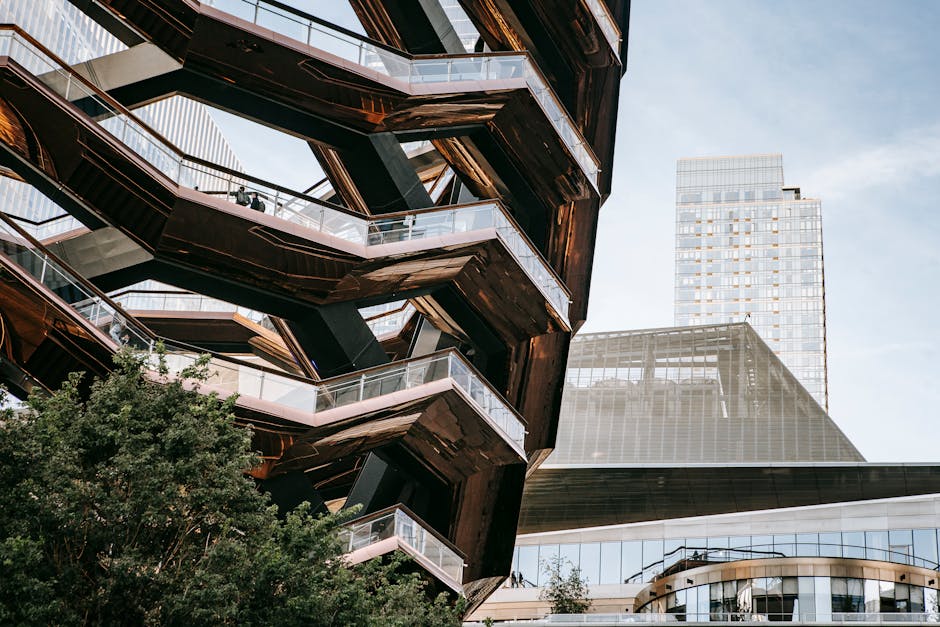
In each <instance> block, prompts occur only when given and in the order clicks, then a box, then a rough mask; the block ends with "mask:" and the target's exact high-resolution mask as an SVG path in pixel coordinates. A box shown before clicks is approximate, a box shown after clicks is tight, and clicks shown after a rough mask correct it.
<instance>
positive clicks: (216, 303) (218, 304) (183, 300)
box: [111, 289, 266, 324]
mask: <svg viewBox="0 0 940 627" xmlns="http://www.w3.org/2000/svg"><path fill="white" fill-rule="evenodd" d="M111 299H112V300H113V301H114V302H116V303H118V304H119V305H121V307H123V308H124V309H125V310H128V311H180V312H212V313H219V312H221V313H236V314H238V315H240V316H243V317H245V318H247V319H249V320H251V321H252V322H256V323H258V324H260V323H261V321H262V320H264V318H265V315H266V314H264V313H262V312H260V311H255V310H254V309H248V308H246V307H239V306H238V305H234V304H232V303H228V302H226V301H224V300H219V299H217V298H210V297H208V296H203V295H202V294H194V293H192V292H172V291H171V292H155V291H146V290H143V289H139V290H134V289H131V290H125V291H122V292H121V293H120V294H113V295H112V296H111Z"/></svg>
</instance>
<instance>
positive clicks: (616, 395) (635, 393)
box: [473, 322, 940, 625]
mask: <svg viewBox="0 0 940 627" xmlns="http://www.w3.org/2000/svg"><path fill="white" fill-rule="evenodd" d="M519 531H520V533H519V535H518V537H517V538H516V548H515V552H514V555H513V564H512V572H513V576H512V577H511V578H510V579H509V580H507V582H506V584H505V585H504V587H503V588H502V589H500V590H499V591H498V592H497V593H496V594H494V595H493V597H491V599H490V600H489V601H488V602H487V603H486V604H484V605H483V606H482V607H481V608H480V610H478V611H477V612H476V613H475V614H474V615H473V618H477V619H481V620H482V619H483V618H485V617H491V618H494V619H499V620H514V619H519V620H533V619H539V618H541V617H543V616H545V614H546V613H547V612H548V604H547V602H546V601H543V600H540V598H539V595H540V592H541V591H542V589H543V588H544V586H545V584H546V581H547V579H548V575H549V573H548V572H547V571H546V565H547V564H549V563H551V562H553V561H554V560H555V559H556V558H560V560H561V563H562V564H563V569H564V570H565V571H566V572H568V573H570V572H571V571H572V570H573V569H575V568H576V569H578V571H579V573H580V576H581V577H582V578H583V579H584V580H585V581H586V582H587V583H588V585H589V589H590V596H591V600H592V606H591V614H590V615H589V616H584V617H581V618H580V619H578V618H576V617H571V620H572V621H575V622H576V620H581V619H583V620H584V621H588V622H590V623H591V624H597V625H608V624H609V625H618V624H625V623H627V622H637V621H644V622H663V621H686V622H732V621H733V622H740V621H756V622H761V621H766V620H781V621H791V622H793V621H795V622H803V623H813V624H816V623H829V622H845V621H866V620H867V621H880V622H885V621H890V620H900V621H904V622H925V621H927V622H932V621H937V620H940V615H938V608H937V594H938V592H937V591H938V587H940V559H938V555H940V544H938V542H940V465H931V464H916V465H915V464H876V463H868V462H866V461H865V460H864V458H863V457H862V456H861V454H860V453H859V452H858V450H857V449H856V448H855V447H854V446H853V445H852V443H851V442H850V441H849V440H848V439H847V438H846V437H845V435H844V434H843V433H842V431H841V430H840V429H839V427H838V425H837V424H836V423H835V422H834V421H833V420H832V419H831V418H830V417H829V416H828V415H827V414H826V412H825V411H824V410H823V408H822V407H821V406H820V405H819V404H818V403H817V402H816V400H815V399H814V398H813V396H812V395H811V394H810V393H809V392H808V391H807V390H806V388H805V387H804V386H803V385H802V384H801V383H800V382H799V381H798V380H797V379H796V377H795V376H794V375H793V374H792V373H790V371H789V370H788V369H787V368H786V367H785V366H784V365H783V363H782V362H781V360H780V358H779V357H778V356H777V355H775V354H774V351H773V350H771V348H770V347H769V346H768V345H767V344H766V343H765V342H764V341H763V340H762V339H761V337H760V336H759V335H758V334H757V333H756V332H755V331H754V329H752V328H751V327H750V325H749V324H747V323H744V322H742V323H737V324H720V325H700V326H694V327H676V328H666V329H652V330H644V331H623V332H609V333H593V334H585V335H580V336H578V337H577V338H575V339H574V340H573V341H572V344H571V349H570V353H569V359H568V370H567V374H566V383H565V394H564V399H563V402H562V419H561V423H560V425H559V437H558V446H557V448H556V450H555V451H554V452H553V453H552V455H551V456H550V457H549V458H548V460H547V461H546V463H545V464H543V465H542V466H541V467H540V468H539V469H538V470H536V471H535V472H534V473H532V475H531V476H530V477H529V479H528V481H527V483H526V490H525V497H524V501H523V508H522V514H521V516H520V528H519ZM901 615H903V616H901ZM892 617H893V618H892ZM564 620H565V619H564V618H563V617H553V618H552V623H551V624H557V623H558V622H564ZM536 624H538V623H536Z"/></svg>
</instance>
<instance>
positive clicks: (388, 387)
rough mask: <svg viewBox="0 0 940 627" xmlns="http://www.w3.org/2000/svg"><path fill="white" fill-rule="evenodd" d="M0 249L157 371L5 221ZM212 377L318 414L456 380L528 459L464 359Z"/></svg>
mask: <svg viewBox="0 0 940 627" xmlns="http://www.w3.org/2000/svg"><path fill="white" fill-rule="evenodd" d="M0 247H2V248H0V252H2V253H3V254H4V255H6V256H7V257H8V258H9V259H10V260H11V261H13V262H14V263H16V264H17V265H18V266H20V267H21V268H23V269H24V270H25V271H26V272H28V273H29V274H30V275H32V276H33V277H34V278H35V279H36V280H37V281H39V282H40V283H41V284H42V285H44V286H46V287H47V288H48V289H49V290H50V291H52V292H53V293H54V294H56V295H57V296H59V297H60V298H61V299H62V300H64V301H65V302H66V303H68V304H69V305H70V306H71V307H72V308H73V309H74V310H75V311H76V312H77V313H78V314H79V315H80V316H82V317H83V318H84V319H85V320H87V321H88V322H90V323H91V324H92V325H94V326H95V327H97V328H98V329H100V330H102V331H103V332H105V333H107V334H108V335H109V336H110V337H111V338H112V339H113V340H114V341H115V343H117V344H124V345H129V346H132V347H134V348H137V349H139V350H145V351H148V352H150V353H151V354H152V358H153V360H154V364H155V363H156V360H157V359H158V357H157V356H156V355H155V354H153V350H154V341H153V337H152V336H151V335H150V334H149V333H148V332H147V330H146V329H144V328H143V327H138V326H137V325H136V324H133V323H132V322H131V320H130V319H129V318H128V317H126V316H125V315H124V314H122V313H121V312H120V311H119V310H118V308H117V307H116V306H115V305H114V304H112V302H111V301H110V300H109V299H106V298H105V297H103V296H100V295H98V294H96V293H95V292H94V291H93V290H91V289H89V288H87V287H85V286H84V285H83V284H82V283H81V281H79V280H78V279H77V278H76V277H74V276H73V275H72V274H71V273H70V272H69V271H67V270H66V269H65V268H63V267H62V266H60V265H59V264H58V263H56V262H55V260H53V259H51V258H50V257H49V255H48V254H46V253H45V251H43V250H42V249H41V248H40V247H38V246H36V245H35V244H33V243H32V242H30V241H29V240H28V239H27V238H25V237H23V236H22V235H21V234H20V233H18V232H17V231H16V229H14V228H13V227H12V226H11V225H10V224H9V223H8V222H6V221H5V220H2V219H0ZM166 353H167V354H166V355H165V360H166V364H167V366H168V367H169V369H170V372H171V373H174V374H175V373H179V372H181V371H182V370H183V369H184V368H186V367H188V366H191V365H193V364H194V363H195V362H196V360H197V359H198V358H199V355H200V351H198V349H193V348H188V347H182V346H179V345H176V344H175V343H172V342H168V343H167V345H166ZM209 371H210V373H211V377H210V378H209V380H208V383H209V384H211V385H213V386H214V387H216V388H218V389H221V390H223V391H225V392H229V393H232V394H239V395H244V396H250V397H253V398H257V399H260V400H263V401H269V402H271V403H275V404H278V405H283V406H286V407H291V408H295V409H299V410H302V411H305V412H309V413H313V414H315V413H317V412H323V411H328V410H331V409H336V408H338V407H343V406H347V405H351V404H354V403H359V402H362V401H365V400H368V399H371V398H376V397H379V396H383V395H386V394H391V393H393V392H398V391H402V390H407V389H413V388H416V387H420V386H422V385H424V384H427V383H431V382H434V381H439V380H443V379H450V380H451V381H452V382H453V383H454V384H455V385H456V386H457V387H458V388H460V389H461V390H462V391H463V393H464V394H465V396H466V397H467V398H468V399H469V401H470V402H471V403H472V404H473V405H474V406H476V407H477V408H478V410H479V412H480V414H481V415H482V416H483V417H484V419H486V420H487V421H488V422H489V423H490V424H491V426H493V427H495V429H496V430H497V431H498V432H499V433H501V434H502V436H503V437H504V438H505V439H507V440H508V441H511V442H513V443H514V445H515V448H516V449H517V450H519V452H520V454H522V449H523V443H524V441H525V427H524V426H523V423H522V421H521V420H520V419H519V417H518V416H517V414H516V413H515V412H514V411H513V410H512V409H510V408H509V406H508V405H507V404H506V402H505V401H503V400H502V398H501V397H500V396H499V394H498V393H496V392H495V391H494V390H493V389H492V388H490V387H489V385H488V384H487V383H486V382H485V381H484V379H483V378H482V376H481V375H480V374H479V373H477V372H476V370H474V369H473V367H472V366H470V365H469V364H468V363H467V362H466V361H465V360H464V358H463V356H461V355H460V353H458V352H456V351H453V350H449V351H445V352H441V353H435V354H433V355H429V356H426V357H421V358H418V359H412V360H409V361H403V362H396V363H392V364H388V365H386V366H382V367H378V368H373V369H370V370H367V371H365V372H362V373H356V374H351V375H345V376H341V377H334V378H332V379H326V380H324V381H320V382H313V381H303V380H299V379H297V378H294V377H290V376H285V375H281V374H277V373H275V372H271V371H267V370H262V369H260V368H255V367H253V366H250V365H248V364H245V363H242V362H238V361H235V360H228V359H224V358H220V357H216V358H213V359H212V361H211V363H210V364H209Z"/></svg>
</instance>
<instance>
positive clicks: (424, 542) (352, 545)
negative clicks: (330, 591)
mask: <svg viewBox="0 0 940 627" xmlns="http://www.w3.org/2000/svg"><path fill="white" fill-rule="evenodd" d="M373 516H374V517H371V516H370V517H368V518H366V519H365V520H360V521H352V522H350V523H349V524H347V525H346V526H345V527H344V528H343V529H341V530H340V532H339V533H340V540H341V542H342V543H343V545H344V549H345V551H346V552H347V553H352V552H353V551H358V550H359V549H364V548H366V547H368V546H372V545H374V544H377V543H378V542H381V541H382V540H387V539H389V538H398V540H399V541H400V542H402V543H404V544H406V545H408V546H409V547H410V548H411V549H412V550H413V551H414V552H415V553H417V554H418V555H420V556H421V557H423V558H425V559H426V560H428V561H429V562H431V563H432V564H434V565H435V566H436V567H437V568H439V569H440V570H442V571H443V572H444V573H446V574H447V576H448V577H449V578H450V579H452V580H453V581H455V582H456V583H457V584H458V585H459V584H460V583H462V581H463V559H462V558H461V557H460V555H458V554H457V553H456V552H455V551H454V550H453V549H451V548H450V547H449V546H448V545H447V544H446V543H444V542H443V541H442V540H441V539H439V538H438V537H437V536H436V535H435V534H434V533H432V532H431V531H429V530H428V529H427V528H426V527H425V526H424V525H423V524H422V523H421V522H419V521H418V520H416V519H415V518H414V517H412V516H410V515H409V514H407V513H406V512H405V511H404V510H403V509H401V508H395V509H393V510H392V511H386V512H384V513H382V512H379V513H377V514H376V515H373Z"/></svg>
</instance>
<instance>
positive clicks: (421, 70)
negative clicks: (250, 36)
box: [203, 0, 620, 189]
mask: <svg viewBox="0 0 940 627" xmlns="http://www.w3.org/2000/svg"><path fill="white" fill-rule="evenodd" d="M203 2H204V3H205V4H207V5H209V6H213V7H215V8H217V9H219V10H220V11H225V12H226V13H229V14H230V15H234V16H235V17H238V18H241V19H243V20H246V21H248V22H251V23H253V24H257V25H258V26H262V27H264V28H267V29H270V30H272V31H274V32H276V33H278V34H279V35H282V36H285V37H290V38H291V39H295V40H297V41H299V42H303V43H306V44H307V45H309V46H313V47H315V48H318V49H320V50H323V51H325V52H328V53H330V54H333V55H335V56H337V57H340V58H341V59H344V60H346V61H351V62H353V63H355V64H356V65H360V66H362V67H364V68H366V69H369V70H372V71H373V72H377V73H379V74H382V75H384V76H388V77H389V78H393V79H395V80H399V81H402V82H404V83H407V84H409V85H415V84H428V83H452V82H463V81H488V80H505V79H513V78H522V79H524V80H525V83H526V85H527V86H528V88H529V90H530V91H531V92H532V95H533V96H534V97H535V100H536V101H537V102H538V103H539V106H540V107H541V108H542V110H543V111H544V112H545V115H546V116H547V117H548V119H549V121H550V122H551V123H552V126H554V128H555V130H556V131H557V132H558V134H559V136H560V137H561V139H562V141H563V142H564V144H565V145H566V146H567V147H568V150H569V151H570V152H571V154H572V156H573V157H574V159H575V161H577V162H578V165H579V166H580V167H581V169H582V170H583V171H584V174H585V176H586V177H587V178H588V180H589V181H591V184H592V185H593V186H594V187H595V189H596V188H597V186H598V176H599V173H600V165H599V163H600V162H599V161H598V160H597V157H596V156H595V155H594V151H593V149H592V148H591V147H590V145H589V144H588V143H587V141H586V140H585V139H584V136H583V135H582V134H581V132H580V131H579V130H578V128H577V126H576V125H575V124H574V122H572V120H571V118H570V116H569V115H568V113H567V111H566V110H565V108H564V106H563V105H562V103H561V100H560V99H559V98H558V96H556V95H555V92H554V91H553V90H552V88H551V87H550V86H549V84H548V81H547V80H545V78H544V76H543V75H542V73H541V72H540V71H539V69H538V67H537V66H536V64H535V62H534V61H533V60H532V58H531V57H530V56H529V54H528V53H527V52H519V53H509V54H504V53H489V54H474V55H448V56H411V55H408V54H406V53H404V52H402V51H399V50H395V49H394V48H390V47H388V46H383V45H381V44H379V43H378V42H375V41H371V40H369V39H366V38H365V37H363V36H362V35H359V34H358V33H354V32H352V31H349V30H346V29H344V28H340V27H338V26H336V25H334V24H330V23H329V22H326V21H324V20H321V19H318V18H316V17H314V16H312V15H309V14H307V13H304V12H303V11H299V10H297V9H294V8H292V7H289V6H287V5H283V4H281V3H279V2H270V1H268V0H203ZM595 3H596V2H595ZM591 4H592V3H591V2H588V3H587V6H588V7H589V8H590V9H591V13H593V14H595V15H597V12H596V11H595V7H592V6H591ZM608 17H609V15H608ZM607 23H608V24H610V25H613V26H614V27H616V25H615V24H614V23H613V20H612V18H611V19H610V20H609V22H607ZM602 28H604V27H603V26H602ZM617 31H618V32H617V40H618V42H619V39H620V35H619V29H617ZM604 32H605V36H607V30H606V29H604ZM618 48H619V44H618Z"/></svg>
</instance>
